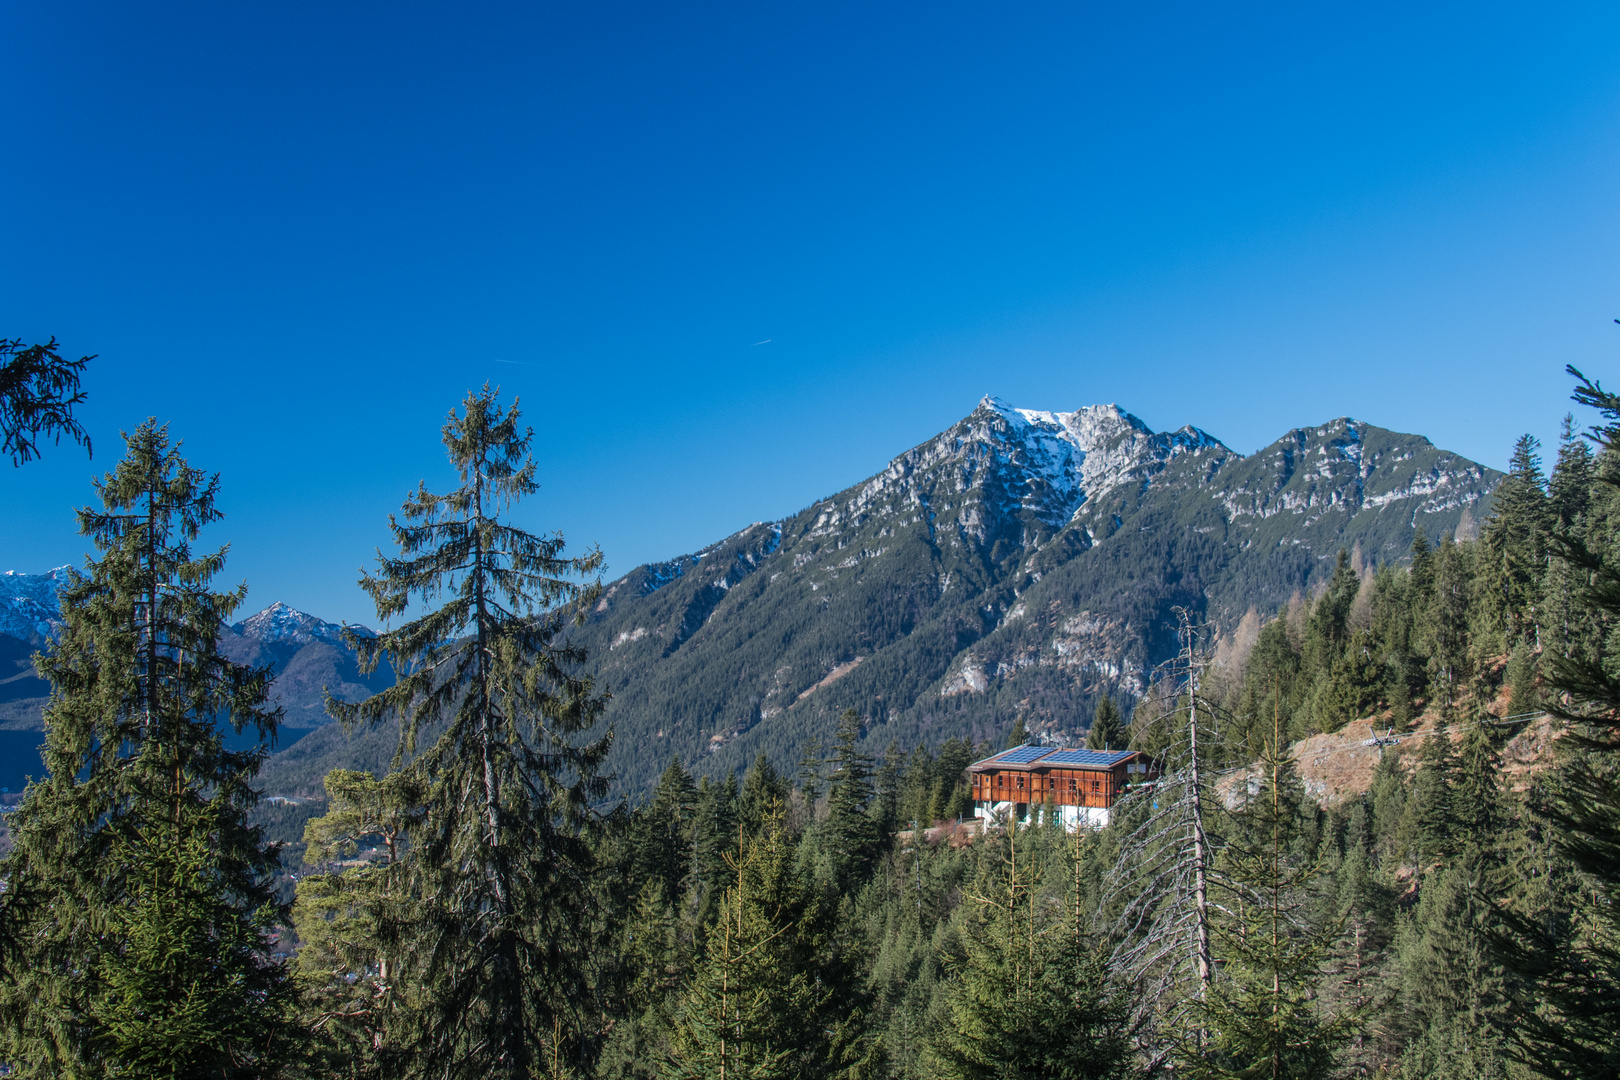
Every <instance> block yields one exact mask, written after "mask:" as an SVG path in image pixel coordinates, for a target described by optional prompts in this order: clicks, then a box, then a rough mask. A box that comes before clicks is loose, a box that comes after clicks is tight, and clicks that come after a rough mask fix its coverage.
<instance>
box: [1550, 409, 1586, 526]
mask: <svg viewBox="0 0 1620 1080" xmlns="http://www.w3.org/2000/svg"><path fill="white" fill-rule="evenodd" d="M1595 480H1596V474H1595V471H1594V468H1593V462H1592V448H1591V447H1590V446H1588V445H1587V443H1586V440H1585V439H1582V438H1581V437H1580V436H1579V435H1578V434H1577V433H1576V431H1575V417H1574V416H1573V415H1568V414H1566V415H1565V416H1564V422H1563V424H1562V425H1561V427H1560V429H1559V433H1558V460H1557V462H1556V463H1554V465H1553V472H1552V477H1551V478H1550V479H1549V481H1548V484H1547V502H1548V511H1549V516H1550V517H1551V519H1552V526H1553V528H1554V529H1557V530H1563V531H1566V532H1567V531H1568V530H1570V529H1572V528H1575V527H1576V526H1577V525H1578V524H1579V523H1580V522H1582V521H1583V520H1584V519H1585V517H1586V514H1587V509H1588V507H1590V506H1591V504H1592V484H1593V483H1594V482H1595Z"/></svg>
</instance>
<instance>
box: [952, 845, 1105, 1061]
mask: <svg viewBox="0 0 1620 1080" xmlns="http://www.w3.org/2000/svg"><path fill="white" fill-rule="evenodd" d="M1043 832H1045V830H1038V829H1021V830H1008V831H1006V832H1003V833H1001V834H1000V835H999V836H998V837H997V838H996V840H995V841H994V843H995V848H994V849H993V850H991V851H989V852H987V853H986V855H987V856H988V857H987V858H986V859H984V860H983V862H982V864H981V865H982V870H981V874H980V876H979V880H978V881H977V882H975V884H974V887H973V888H972V890H971V892H970V895H969V898H968V899H969V901H970V902H969V903H968V904H965V905H964V906H963V907H962V908H961V909H959V916H958V927H959V933H960V936H961V953H960V959H959V960H958V961H957V963H956V965H955V966H956V970H955V971H953V972H952V974H953V975H954V976H955V978H954V979H953V980H952V981H951V982H950V983H949V984H948V990H947V991H946V995H945V999H944V1006H945V1016H944V1021H945V1022H944V1023H943V1024H942V1025H941V1027H940V1030H939V1035H938V1038H937V1039H936V1040H935V1041H934V1043H933V1044H932V1045H931V1046H929V1047H928V1048H927V1049H926V1050H925V1060H927V1061H928V1063H929V1065H930V1072H929V1074H930V1075H936V1076H943V1077H947V1078H950V1080H1036V1078H1040V1080H1046V1078H1054V1080H1106V1078H1109V1077H1122V1076H1126V1075H1129V1074H1130V1069H1129V1061H1130V1050H1129V1042H1128V1040H1127V1037H1126V1036H1127V1030H1128V1026H1129V1025H1128V1023H1127V1017H1126V1009H1125V1007H1124V1003H1123V1001H1122V1000H1121V999H1120V997H1119V996H1118V994H1117V992H1116V990H1115V989H1114V987H1113V985H1112V984H1111V981H1110V979H1109V978H1108V977H1107V972H1106V968H1105V965H1104V962H1103V958H1102V954H1101V952H1100V950H1099V946H1098V943H1097V942H1095V941H1094V940H1092V939H1091V938H1090V936H1089V935H1088V934H1086V933H1085V931H1084V929H1083V926H1082V923H1081V920H1082V918H1083V917H1084V916H1083V914H1082V912H1081V910H1080V908H1079V906H1078V905H1065V906H1063V907H1056V908H1054V907H1053V906H1052V905H1050V904H1047V903H1043V902H1042V901H1043V898H1042V896H1041V890H1040V885H1041V881H1042V878H1043V877H1044V876H1045V873H1046V871H1047V869H1048V866H1047V864H1048V863H1049V862H1050V861H1051V859H1050V856H1051V845H1050V844H1049V843H1048V842H1047V840H1048V838H1047V837H1045V836H1043V835H1041V834H1042V833H1043ZM1065 909H1066V910H1065Z"/></svg>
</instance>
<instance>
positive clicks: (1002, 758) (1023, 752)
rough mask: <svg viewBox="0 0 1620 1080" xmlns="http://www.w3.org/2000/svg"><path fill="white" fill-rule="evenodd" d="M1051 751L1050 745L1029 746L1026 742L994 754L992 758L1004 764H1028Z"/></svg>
mask: <svg viewBox="0 0 1620 1080" xmlns="http://www.w3.org/2000/svg"><path fill="white" fill-rule="evenodd" d="M1051 752H1052V748H1051V747H1050V746H1031V745H1029V744H1027V743H1026V744H1025V745H1023V746H1015V747H1013V748H1012V749H1011V750H1008V751H1007V752H1006V753H1005V754H998V755H996V757H995V759H994V760H995V761H996V762H997V763H999V764H1004V765H1028V764H1029V763H1030V762H1032V761H1034V760H1036V759H1037V758H1040V757H1044V756H1045V755H1047V754H1050V753H1051Z"/></svg>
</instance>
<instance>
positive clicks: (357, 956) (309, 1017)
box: [292, 769, 428, 1076]
mask: <svg viewBox="0 0 1620 1080" xmlns="http://www.w3.org/2000/svg"><path fill="white" fill-rule="evenodd" d="M325 788H326V800H327V803H326V805H327V812H326V813H325V814H324V815H322V816H320V817H316V818H311V819H310V821H309V822H308V823H307V824H306V825H305V826H304V843H305V854H304V861H305V863H306V865H312V866H318V867H324V868H325V870H324V872H321V873H313V874H308V875H306V876H304V877H303V878H302V879H300V880H299V882H298V887H297V895H296V899H295V900H294V902H293V911H292V921H293V928H294V929H295V930H296V931H297V932H298V940H299V943H300V947H299V950H298V955H297V959H296V961H295V962H294V968H293V970H294V973H295V976H296V978H297V981H298V983H299V986H300V989H301V990H302V992H303V1006H304V1018H305V1020H304V1022H305V1026H306V1028H307V1029H308V1030H309V1031H311V1032H313V1033H314V1034H315V1036H316V1038H315V1042H316V1046H315V1048H314V1054H313V1056H314V1058H315V1060H317V1061H318V1062H319V1063H320V1067H321V1068H322V1069H324V1070H325V1071H326V1072H329V1073H331V1074H332V1075H342V1074H344V1073H348V1074H350V1075H356V1076H359V1075H365V1074H366V1073H367V1072H368V1071H370V1070H371V1068H372V1066H374V1065H375V1063H376V1061H377V1059H378V1058H380V1057H385V1056H388V1055H389V1054H391V1053H392V1052H393V1050H394V1042H395V1033H394V1032H392V1031H391V1030H390V1026H389V1022H390V1020H392V1019H393V1017H394V1014H395V1013H397V1012H399V1011H405V1012H409V1011H411V1005H412V1004H414V1003H415V1002H414V995H412V994H411V988H410V987H408V986H402V985H401V984H400V983H399V982H398V980H397V979H396V976H397V975H398V967H399V965H398V962H397V959H396V958H395V957H394V955H393V954H392V951H391V950H387V949H385V948H384V946H383V943H382V941H381V940H379V938H378V934H377V926H378V922H379V919H386V918H388V917H389V911H388V909H389V908H390V907H398V906H399V905H401V904H405V905H408V904H409V903H411V898H410V896H409V895H408V894H405V895H401V893H400V891H399V889H400V886H401V884H402V883H401V882H400V880H399V875H397V874H395V873H393V869H394V867H395V866H396V864H397V863H398V862H399V860H400V857H401V856H402V855H403V854H404V852H405V850H406V849H407V846H408V844H409V838H410V836H411V835H412V834H414V833H415V832H416V831H417V830H418V829H420V828H421V826H422V824H423V820H424V817H425V814H426V803H427V796H428V788H427V784H426V783H425V782H424V781H423V780H422V778H421V777H420V776H418V775H417V774H416V773H414V772H413V771H406V772H393V773H389V774H388V775H387V776H384V777H383V778H382V779H381V780H378V779H377V778H376V777H374V776H373V775H372V774H370V773H364V772H354V771H351V770H347V769H334V770H332V771H331V772H329V773H327V774H326V779H325ZM371 837H376V838H377V840H378V841H380V843H379V844H378V845H377V846H376V847H375V848H374V849H373V850H372V851H371V852H370V854H372V855H375V856H377V857H375V858H369V859H367V860H366V862H365V863H364V864H363V865H361V866H356V867H351V868H349V869H346V870H342V871H339V870H338V868H337V866H336V863H337V862H338V861H340V860H347V859H354V858H356V857H357V856H358V855H360V853H361V849H360V845H361V844H362V843H363V842H365V841H366V840H367V839H368V838H371ZM401 995H405V996H407V997H410V998H411V999H412V1000H411V1001H408V1002H407V1003H406V1005H405V1006H404V1007H403V1010H401V1009H400V1008H396V1006H395V1002H396V999H398V998H399V997H400V996H401Z"/></svg>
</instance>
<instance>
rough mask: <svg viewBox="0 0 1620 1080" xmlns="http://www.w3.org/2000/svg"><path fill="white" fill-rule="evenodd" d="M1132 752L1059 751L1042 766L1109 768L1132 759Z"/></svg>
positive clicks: (1044, 760) (1045, 760)
mask: <svg viewBox="0 0 1620 1080" xmlns="http://www.w3.org/2000/svg"><path fill="white" fill-rule="evenodd" d="M1131 754H1132V751H1130V750H1059V751H1058V752H1057V753H1055V754H1053V755H1052V756H1051V757H1048V758H1044V759H1042V761H1041V764H1042V765H1100V766H1105V767H1106V766H1109V765H1115V764H1118V763H1119V762H1120V761H1123V760H1124V759H1125V758H1128V757H1130V756H1131Z"/></svg>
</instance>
